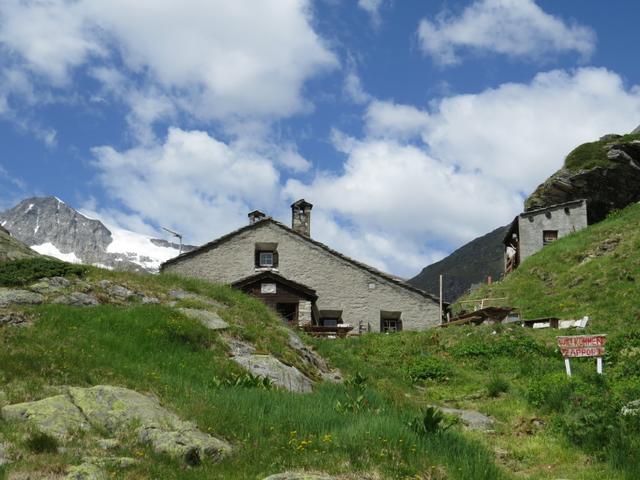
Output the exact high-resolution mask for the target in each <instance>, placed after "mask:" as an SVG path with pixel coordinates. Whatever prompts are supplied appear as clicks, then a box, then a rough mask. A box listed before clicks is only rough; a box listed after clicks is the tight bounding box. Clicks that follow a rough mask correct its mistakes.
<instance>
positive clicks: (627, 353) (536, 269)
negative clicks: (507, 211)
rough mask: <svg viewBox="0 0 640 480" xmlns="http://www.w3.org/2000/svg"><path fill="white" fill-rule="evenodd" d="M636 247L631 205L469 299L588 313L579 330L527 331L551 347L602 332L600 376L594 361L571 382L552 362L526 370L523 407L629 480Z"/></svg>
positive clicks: (639, 329)
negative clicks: (626, 414) (562, 339)
mask: <svg viewBox="0 0 640 480" xmlns="http://www.w3.org/2000/svg"><path fill="white" fill-rule="evenodd" d="M639 248H640V205H638V204H634V205H631V206H629V207H627V208H626V209H624V210H622V211H617V212H615V213H613V214H611V215H610V216H609V217H608V218H607V219H606V220H605V221H603V222H601V223H598V224H596V225H593V226H591V227H590V228H588V229H586V230H582V231H580V232H577V233H574V234H572V235H569V236H568V237H565V238H562V239H560V240H558V241H556V242H554V243H553V244H552V245H549V246H547V247H545V248H544V249H543V250H542V251H541V252H539V253H537V254H536V255H534V256H532V257H530V258H528V259H527V260H526V261H525V262H523V263H522V265H521V266H520V267H519V268H518V269H517V270H516V271H515V272H514V273H512V274H510V275H509V276H508V277H507V278H506V279H505V280H503V281H502V282H498V283H495V284H493V285H491V286H484V287H483V288H482V289H480V290H479V291H478V292H474V294H473V295H472V297H474V298H503V299H504V300H497V301H495V302H494V304H496V305H505V306H507V305H508V306H513V307H517V308H518V309H520V311H521V313H522V315H523V317H524V318H538V317H548V316H555V317H559V318H561V319H578V318H582V317H583V316H589V318H590V323H589V326H588V328H587V330H586V332H574V331H563V332H558V331H557V330H547V331H540V332H533V331H530V332H529V335H530V336H531V337H532V338H537V339H539V340H541V341H546V343H547V346H548V348H550V349H553V348H554V341H555V338H554V337H555V336H556V335H559V334H574V333H605V334H607V335H608V343H607V356H606V358H605V375H604V377H603V378H600V377H597V376H595V374H594V373H593V371H594V370H595V365H594V360H593V359H589V360H580V359H578V360H574V361H573V362H572V364H573V365H574V368H578V369H580V371H581V372H583V373H581V374H579V375H578V376H577V377H576V378H574V379H573V380H572V381H568V380H567V379H566V376H565V375H564V374H563V373H562V369H561V367H560V366H559V365H557V366H554V367H553V368H549V367H550V365H549V364H548V362H545V368H544V370H546V371H544V370H543V371H541V370H540V369H537V368H532V372H531V374H532V375H531V382H530V384H529V386H528V388H527V390H526V391H524V392H523V393H524V398H525V399H526V400H527V401H528V403H529V405H531V406H532V407H534V408H536V410H538V411H540V412H543V414H544V415H547V416H548V417H549V420H550V422H551V424H552V425H553V427H554V428H555V430H556V431H557V432H558V435H561V436H562V438H565V439H566V440H567V441H568V442H569V443H570V444H571V445H572V446H574V447H577V448H579V449H580V450H581V451H584V452H586V453H587V454H590V455H595V456H596V457H598V458H599V460H601V461H607V462H608V463H609V464H610V465H612V466H613V467H615V468H616V469H617V470H618V472H619V475H620V477H619V478H629V479H631V478H640V442H638V440H637V438H638V436H639V435H640V421H638V419H637V418H632V419H630V418H626V419H625V418H623V417H622V416H621V415H620V413H619V412H620V409H621V408H622V406H623V405H624V404H625V403H627V402H629V401H632V400H636V399H638V398H640V309H639V307H638V282H640V255H639V254H638V251H639ZM454 308H456V306H454ZM457 308H459V306H458V307H457ZM481 348H485V347H481ZM558 356H559V355H557V353H556V354H555V357H558ZM555 363H557V362H555ZM519 364H520V365H521V368H523V369H524V368H527V364H526V363H524V362H523V361H520V362H519ZM580 432H583V433H580ZM620 452H624V454H621V453H620ZM625 459H626V460H625Z"/></svg>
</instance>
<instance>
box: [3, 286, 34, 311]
mask: <svg viewBox="0 0 640 480" xmlns="http://www.w3.org/2000/svg"><path fill="white" fill-rule="evenodd" d="M43 301H44V296H43V295H41V294H39V293H35V292H29V291H28V290H12V289H9V288H0V307H6V306H7V305H39V304H41V303H42V302H43Z"/></svg>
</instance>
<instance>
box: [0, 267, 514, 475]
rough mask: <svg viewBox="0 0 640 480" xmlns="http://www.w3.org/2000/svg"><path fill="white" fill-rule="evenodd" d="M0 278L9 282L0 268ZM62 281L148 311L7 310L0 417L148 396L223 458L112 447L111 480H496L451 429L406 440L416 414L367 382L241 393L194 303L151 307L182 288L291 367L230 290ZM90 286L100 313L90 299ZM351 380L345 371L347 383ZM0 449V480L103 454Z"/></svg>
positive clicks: (3, 436)
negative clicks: (298, 478)
mask: <svg viewBox="0 0 640 480" xmlns="http://www.w3.org/2000/svg"><path fill="white" fill-rule="evenodd" d="M4 270H9V271H11V272H14V273H15V272H16V270H15V269H14V268H9V267H8V266H7V264H4V266H2V264H0V271H4ZM32 270H33V269H32ZM49 271H51V270H49ZM73 273H74V274H79V275H82V276H83V279H82V281H81V282H84V283H86V284H88V285H98V284H99V282H100V281H102V280H109V281H111V282H114V283H115V282H117V283H118V284H120V285H125V286H126V287H127V288H130V289H135V290H137V291H141V292H143V293H144V294H145V295H149V296H155V297H157V298H159V299H161V300H162V304H160V305H143V304H140V303H137V302H136V301H133V302H122V303H121V304H108V305H107V304H104V305H99V306H95V307H86V308H78V307H70V306H63V305H51V304H46V305H41V306H33V307H12V308H11V309H10V310H11V311H13V312H21V313H22V314H25V315H26V316H27V317H28V318H29V319H30V321H31V323H32V324H31V325H30V326H26V327H12V326H4V327H0V391H1V392H0V406H1V405H2V404H8V403H11V404H13V403H18V402H25V401H32V400H36V399H40V398H45V397H48V396H51V395H54V394H57V393H59V392H60V389H61V388H62V386H65V385H71V386H81V387H84V386H91V385H99V384H108V385H117V386H123V387H127V388H131V389H134V390H136V391H138V392H142V393H147V394H151V395H153V396H155V397H156V398H158V399H159V400H160V402H161V403H162V404H163V405H164V406H165V407H167V408H169V409H170V410H172V411H175V412H176V413H177V414H179V415H180V416H181V417H182V418H184V419H186V420H190V421H192V422H195V424H196V425H197V426H198V427H199V428H200V430H202V431H204V432H208V433H210V434H213V435H216V436H218V437H221V438H224V439H226V440H227V441H229V442H230V443H231V444H232V445H233V448H234V451H233V453H232V454H231V455H230V456H229V457H228V458H225V459H224V460H222V461H221V462H219V463H212V462H205V463H203V465H202V466H200V467H197V468H187V469H185V467H184V466H183V465H182V464H181V462H179V461H174V460H171V459H169V458H165V457H163V456H161V455H158V454H156V453H154V452H153V451H152V450H150V449H149V448H146V447H143V446H140V445H139V444H138V443H137V442H136V441H135V439H131V438H123V439H121V442H122V443H121V445H120V446H119V447H118V448H117V449H116V451H115V452H111V453H112V454H115V455H117V456H125V457H132V458H135V459H136V460H137V463H136V464H135V465H134V466H131V467H128V468H127V469H125V470H120V469H118V468H116V467H113V466H111V467H108V472H109V474H110V475H111V477H112V478H119V479H120V478H123V479H143V478H162V479H172V478H174V479H197V478H202V479H204V478H221V479H262V478H264V477H266V476H267V475H270V474H274V473H278V472H282V471H287V470H305V471H319V472H326V473H329V474H341V477H340V478H345V479H346V478H352V479H356V478H371V479H384V478H414V479H444V478H453V479H487V480H489V479H499V478H508V474H507V473H505V472H504V471H503V469H501V468H500V467H499V466H497V465H496V464H495V462H494V458H493V454H492V453H491V452H490V451H489V450H488V449H487V448H485V447H484V446H482V445H481V443H480V442H478V441H477V440H474V439H472V438H468V437H467V436H465V435H464V434H462V433H461V432H460V431H454V430H451V431H447V432H444V431H442V432H440V433H434V434H433V435H420V434H418V433H416V431H414V430H413V429H412V428H411V427H410V426H409V424H410V422H411V421H412V420H413V419H415V418H416V417H417V416H419V415H420V412H419V402H414V401H411V400H409V399H407V400H405V399H404V398H403V397H402V396H398V397H394V396H390V395H388V392H386V391H385V390H384V389H383V388H379V386H378V382H377V381H376V382H373V380H372V379H370V380H367V381H364V382H359V381H358V380H357V378H359V377H357V376H356V380H354V381H347V382H345V384H344V385H342V384H331V383H319V384H318V385H317V386H316V387H315V391H314V392H313V393H312V394H305V395H301V394H295V393H289V392H287V391H283V390H280V389H276V388H264V385H262V384H259V383H254V384H252V382H240V384H239V385H238V386H236V384H237V383H238V382H237V379H238V378H241V376H242V371H241V369H240V367H238V366H237V365H236V364H235V363H233V362H232V361H231V360H230V359H229V352H228V347H227V346H226V345H225V344H224V343H223V342H222V341H221V338H220V333H217V332H213V331H211V330H208V329H206V328H205V327H204V326H202V325H201V324H200V323H198V322H196V321H194V320H190V319H189V318H187V317H185V316H184V315H182V314H181V313H180V312H179V311H178V310H176V308H174V307H191V308H194V307H198V308H207V305H208V304H207V303H205V302H203V301H202V300H197V299H193V298H185V299H182V300H178V302H177V304H176V305H175V306H171V305H169V304H168V302H165V300H166V299H168V298H170V297H168V295H169V292H170V291H171V290H175V289H182V290H185V291H188V292H194V293H197V294H198V295H200V296H201V297H200V298H202V299H205V300H206V299H208V300H212V301H215V302H217V303H216V304H224V305H226V306H227V308H225V309H222V310H220V315H221V316H222V317H223V318H224V320H225V321H227V322H228V323H229V324H230V328H229V330H228V331H227V333H226V334H229V335H232V336H234V337H236V338H238V339H242V340H244V341H250V342H252V343H253V344H254V345H256V347H257V348H258V350H259V351H261V352H264V353H271V354H273V355H274V356H276V357H278V358H280V359H281V360H282V361H284V362H285V363H288V364H292V365H298V366H300V368H301V369H303V368H304V367H303V366H301V365H300V362H299V358H298V357H297V356H296V355H295V354H294V352H292V351H291V349H290V348H289V346H288V342H287V339H288V333H287V329H286V327H284V325H283V324H282V322H281V320H280V319H279V318H277V317H276V316H275V314H274V313H272V312H271V311H269V310H268V309H267V308H266V307H265V306H264V305H263V304H262V303H260V302H258V301H256V300H254V299H252V298H250V297H247V296H245V295H244V294H242V293H240V292H238V291H234V290H232V289H230V288H228V287H224V286H218V285H212V284H209V283H206V282H200V281H194V280H185V279H180V278H178V277H173V276H168V275H161V276H159V277H157V276H156V277H152V276H138V275H135V274H125V273H114V272H108V271H104V270H100V269H95V268H88V269H87V270H86V273H83V271H82V269H80V270H74V272H73ZM71 275H73V274H71ZM33 278H38V275H37V272H35V273H34V272H33V271H30V272H29V273H28V274H27V275H24V276H22V277H20V278H19V279H18V280H16V281H12V282H8V283H10V284H12V285H14V284H23V285H29V284H31V283H32V282H33ZM70 278H73V277H72V276H70ZM6 283H7V282H6V276H5V284H6ZM92 288H93V291H94V292H96V296H98V298H100V299H101V301H102V300H103V297H102V296H101V295H102V294H101V293H100V287H97V286H95V287H92ZM3 312H4V313H6V310H1V309H0V313H3ZM381 338H382V337H381ZM310 374H311V375H312V374H313V372H310ZM352 375H354V376H355V372H350V373H349V374H348V376H347V378H350V376H352ZM225 380H226V381H225ZM0 443H5V444H6V443H8V444H9V445H10V447H9V450H10V451H11V452H12V456H13V458H14V463H12V464H9V465H4V466H0V478H10V479H12V478H36V477H37V478H62V477H63V476H64V472H65V471H66V469H67V468H68V467H69V466H70V465H77V464H79V463H81V462H82V459H83V458H84V457H86V456H95V455H98V456H100V455H105V453H104V452H101V451H99V450H95V449H94V448H93V447H92V448H89V447H87V443H86V438H85V436H83V435H78V436H77V437H74V438H73V440H72V441H71V442H70V443H69V444H67V445H64V447H65V449H64V450H58V451H56V448H55V446H56V445H55V444H54V447H53V448H50V446H47V445H48V443H47V442H45V441H43V440H42V439H39V437H34V432H32V431H30V430H29V429H28V428H25V427H23V426H19V425H15V424H9V423H5V422H2V421H0ZM29 475H32V477H29ZM33 475H35V476H33Z"/></svg>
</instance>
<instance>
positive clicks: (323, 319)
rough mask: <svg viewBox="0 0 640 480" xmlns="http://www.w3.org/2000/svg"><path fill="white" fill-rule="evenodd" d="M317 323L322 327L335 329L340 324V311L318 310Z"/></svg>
mask: <svg viewBox="0 0 640 480" xmlns="http://www.w3.org/2000/svg"><path fill="white" fill-rule="evenodd" d="M318 323H319V324H320V325H322V326H323V327H337V326H338V325H340V324H342V310H320V312H319V321H318Z"/></svg>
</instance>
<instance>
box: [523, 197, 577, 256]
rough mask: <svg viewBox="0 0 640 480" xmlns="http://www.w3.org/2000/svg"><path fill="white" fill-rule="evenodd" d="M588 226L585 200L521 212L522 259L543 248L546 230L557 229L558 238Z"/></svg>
mask: <svg viewBox="0 0 640 480" xmlns="http://www.w3.org/2000/svg"><path fill="white" fill-rule="evenodd" d="M586 227H587V204H586V202H585V201H582V202H578V203H572V204H568V205H558V206H556V207H551V208H547V209H545V210H541V211H534V212H525V213H523V214H521V215H520V216H519V217H518V229H519V234H520V236H519V238H520V261H523V260H524V259H525V258H527V257H530V256H531V255H533V254H534V253H536V252H538V251H540V250H542V247H543V246H544V245H543V241H542V233H543V231H544V230H557V231H558V238H562V237H564V236H566V235H569V234H570V233H573V232H576V231H578V230H582V229H583V228H586Z"/></svg>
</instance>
